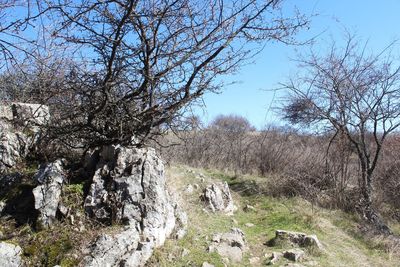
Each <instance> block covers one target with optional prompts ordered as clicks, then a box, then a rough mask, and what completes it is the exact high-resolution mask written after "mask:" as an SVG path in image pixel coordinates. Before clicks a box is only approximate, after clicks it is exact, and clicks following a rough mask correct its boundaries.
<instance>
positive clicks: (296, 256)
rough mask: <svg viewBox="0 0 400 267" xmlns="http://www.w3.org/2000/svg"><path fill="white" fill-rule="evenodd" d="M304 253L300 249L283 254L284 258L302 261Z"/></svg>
mask: <svg viewBox="0 0 400 267" xmlns="http://www.w3.org/2000/svg"><path fill="white" fill-rule="evenodd" d="M304 254H305V253H304V251H303V250H301V249H298V248H295V249H290V250H287V251H285V252H283V257H285V258H286V259H288V260H291V261H300V260H302V259H303V258H304Z"/></svg>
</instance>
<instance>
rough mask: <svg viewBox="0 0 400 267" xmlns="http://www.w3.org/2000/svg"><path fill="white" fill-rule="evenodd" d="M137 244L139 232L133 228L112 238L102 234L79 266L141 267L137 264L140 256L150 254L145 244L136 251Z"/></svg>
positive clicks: (127, 228)
mask: <svg viewBox="0 0 400 267" xmlns="http://www.w3.org/2000/svg"><path fill="white" fill-rule="evenodd" d="M139 244H140V236H139V231H138V230H137V229H135V228H133V227H129V226H128V227H126V228H125V229H124V230H123V231H121V232H120V233H118V234H116V235H113V236H111V235H106V234H103V235H101V236H100V237H98V238H97V239H96V240H95V241H94V242H93V243H92V245H91V247H90V254H89V255H88V256H86V257H85V258H84V259H83V261H82V262H81V264H80V266H86V267H97V266H105V267H108V266H109V267H111V266H141V265H139V262H138V261H140V260H141V257H140V256H142V255H141V254H146V253H147V254H150V255H151V252H150V251H149V248H148V247H146V246H145V244H144V246H142V247H141V250H137V248H138V247H139ZM150 255H148V257H150ZM128 262H129V264H131V265H128ZM124 264H125V265H124ZM143 264H144V263H143ZM143 264H142V265H143Z"/></svg>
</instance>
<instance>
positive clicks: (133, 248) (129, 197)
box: [82, 146, 187, 266]
mask: <svg viewBox="0 0 400 267" xmlns="http://www.w3.org/2000/svg"><path fill="white" fill-rule="evenodd" d="M84 206H85V210H86V212H87V214H88V215H89V216H91V217H93V218H95V219H97V220H99V221H102V222H105V223H111V220H113V221H116V222H120V223H123V224H125V225H127V230H125V231H124V232H125V234H123V233H120V234H117V235H115V236H112V237H111V236H105V237H104V238H103V239H101V240H102V241H101V242H100V246H99V245H98V244H97V243H98V242H96V245H95V246H94V247H93V248H94V250H93V249H92V252H91V254H90V256H88V257H91V258H93V259H92V260H90V261H88V260H87V259H88V258H86V260H85V261H84V262H83V264H82V266H96V265H95V264H96V263H97V262H101V263H104V265H97V266H121V265H123V266H143V265H144V263H145V262H146V261H147V259H148V258H149V257H150V256H151V254H152V252H153V249H154V248H155V247H158V246H161V245H162V244H164V242H165V240H166V238H168V237H170V236H171V235H172V234H173V233H175V234H176V237H182V236H183V235H184V233H185V232H184V230H183V229H182V228H184V227H185V225H186V223H187V218H186V215H185V214H184V213H183V212H182V211H180V210H179V208H178V206H177V205H176V203H174V201H172V198H171V196H170V195H169V192H168V190H167V187H166V181H165V176H164V165H163V162H162V161H161V160H160V158H159V157H158V156H157V155H156V152H155V150H154V149H151V148H141V149H138V148H125V147H121V146H108V147H105V148H103V149H102V150H101V151H100V152H99V153H98V162H97V166H96V170H95V174H94V177H93V182H92V185H91V187H90V191H89V194H88V196H87V198H86V200H85V203H84ZM127 235H128V236H131V239H132V243H129V240H130V239H129V238H126V236H127ZM125 239H126V240H125ZM113 242H116V243H117V244H119V243H121V244H124V245H123V246H122V245H121V246H119V245H118V246H115V247H114V246H112V243H113ZM108 247H112V248H113V249H111V250H110V249H108ZM109 250H110V252H109ZM101 251H103V252H101ZM110 253H111V254H112V255H111V256H108V257H105V258H104V260H103V259H102V258H101V259H97V258H98V256H101V255H103V254H107V255H108V254H110ZM91 262H92V263H93V264H92V263H91ZM91 264H92V265H91Z"/></svg>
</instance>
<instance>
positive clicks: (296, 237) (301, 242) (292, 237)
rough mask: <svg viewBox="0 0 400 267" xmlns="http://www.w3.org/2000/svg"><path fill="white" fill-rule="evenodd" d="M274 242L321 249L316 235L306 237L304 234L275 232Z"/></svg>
mask: <svg viewBox="0 0 400 267" xmlns="http://www.w3.org/2000/svg"><path fill="white" fill-rule="evenodd" d="M275 242H289V243H292V244H294V245H298V246H300V247H308V248H316V249H319V250H322V249H323V246H322V244H321V242H319V240H318V238H317V236H316V235H307V234H305V233H299V232H291V231H284V230H277V231H276V232H275V238H274V243H275Z"/></svg>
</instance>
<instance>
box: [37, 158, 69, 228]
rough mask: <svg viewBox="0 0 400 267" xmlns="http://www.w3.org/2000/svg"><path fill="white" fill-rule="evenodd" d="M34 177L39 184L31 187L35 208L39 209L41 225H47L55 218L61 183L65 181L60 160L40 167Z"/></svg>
mask: <svg viewBox="0 0 400 267" xmlns="http://www.w3.org/2000/svg"><path fill="white" fill-rule="evenodd" d="M34 179H35V180H36V181H37V182H38V183H39V186H37V187H36V188H34V189H33V196H34V198H35V209H37V210H38V211H39V218H38V221H39V222H40V223H41V225H42V226H44V227H49V226H51V224H52V223H53V222H54V220H55V217H56V212H57V208H58V204H59V202H60V195H61V189H62V185H63V183H64V181H65V174H64V168H63V164H62V160H57V161H55V162H53V163H49V164H47V165H46V166H44V167H42V168H40V169H39V171H38V172H37V173H36V175H35V177H34Z"/></svg>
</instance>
